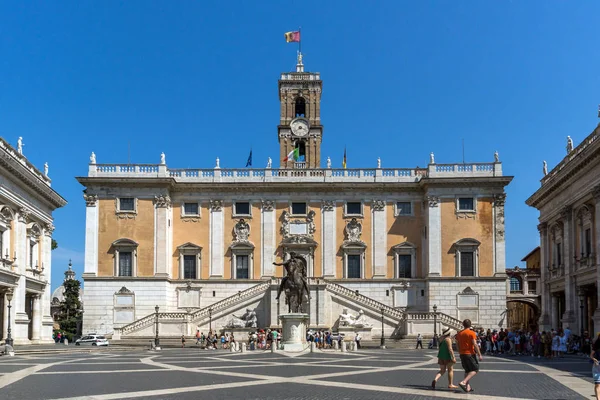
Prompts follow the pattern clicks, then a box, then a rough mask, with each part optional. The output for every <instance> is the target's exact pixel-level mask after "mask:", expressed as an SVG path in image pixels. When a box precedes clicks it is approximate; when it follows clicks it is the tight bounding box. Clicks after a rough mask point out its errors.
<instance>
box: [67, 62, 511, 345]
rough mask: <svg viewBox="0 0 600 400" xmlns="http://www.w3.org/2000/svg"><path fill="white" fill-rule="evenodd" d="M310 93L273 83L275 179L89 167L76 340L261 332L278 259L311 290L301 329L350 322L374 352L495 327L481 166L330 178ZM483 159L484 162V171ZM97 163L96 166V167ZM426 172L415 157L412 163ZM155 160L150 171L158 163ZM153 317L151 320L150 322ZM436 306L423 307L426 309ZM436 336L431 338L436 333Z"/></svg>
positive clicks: (495, 199) (486, 172)
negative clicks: (375, 341)
mask: <svg viewBox="0 0 600 400" xmlns="http://www.w3.org/2000/svg"><path fill="white" fill-rule="evenodd" d="M321 94H322V81H321V76H320V74H319V73H315V72H304V66H303V64H302V60H301V58H299V60H298V65H297V69H296V71H295V72H286V73H282V74H281V75H280V79H279V100H280V121H279V124H278V126H277V127H274V135H273V136H274V137H275V134H277V137H276V139H275V140H277V141H278V143H279V156H280V159H281V160H282V161H281V163H280V165H279V168H276V167H275V166H273V165H272V164H273V163H272V161H271V159H269V160H268V162H266V168H261V169H229V168H225V166H221V165H220V162H219V159H217V160H216V162H215V164H214V167H211V168H196V169H177V168H171V167H170V166H168V165H167V162H166V157H165V155H164V154H163V155H161V158H160V163H157V164H143V165H125V164H118V165H113V164H110V165H109V164H101V163H98V162H97V160H96V155H95V154H93V153H92V156H91V157H90V163H89V170H88V175H87V176H85V177H79V178H77V179H78V180H79V182H80V183H81V184H82V185H83V186H84V187H85V191H84V192H85V194H84V198H85V202H86V206H87V207H86V238H85V243H86V247H85V273H84V275H83V279H84V282H85V294H84V302H85V306H86V311H85V314H84V331H95V332H98V333H103V334H110V333H114V335H115V337H123V336H128V335H132V336H144V335H145V336H152V335H153V334H154V333H153V332H154V331H153V330H154V329H155V328H154V322H155V318H159V320H160V324H161V328H160V332H161V335H172V336H180V335H181V334H182V333H184V334H188V333H191V332H195V329H196V328H199V329H201V330H203V331H205V332H206V331H208V329H209V328H212V329H215V328H216V329H221V328H223V327H224V326H226V325H227V320H228V318H230V317H231V315H237V316H239V315H241V314H243V313H244V310H246V309H247V308H250V309H252V310H254V311H255V312H256V315H257V317H258V324H259V326H262V327H268V326H278V324H279V321H278V316H279V315H280V313H283V312H285V311H287V307H286V306H285V304H280V302H278V301H276V299H275V297H276V294H277V287H278V283H279V281H280V278H281V277H282V274H283V268H282V267H281V266H274V265H273V263H274V262H282V261H283V260H285V259H286V258H287V257H288V256H289V253H290V252H295V253H297V254H300V255H302V256H303V257H304V258H305V259H306V261H307V266H308V275H309V277H310V282H311V294H310V298H309V302H310V310H309V314H310V325H311V327H316V328H327V329H336V327H337V326H338V324H339V316H340V314H342V313H344V312H346V311H347V313H353V314H355V315H356V314H358V312H359V311H363V313H364V315H365V318H367V319H368V320H369V321H370V325H372V332H373V336H380V335H381V334H382V331H381V320H382V318H383V320H384V332H383V334H385V335H386V336H391V335H396V336H407V335H412V334H416V332H421V333H427V332H433V321H434V320H435V321H437V323H438V325H439V327H440V328H441V326H442V325H444V324H445V325H449V326H460V321H459V320H460V319H464V318H470V319H472V320H473V321H475V322H476V323H477V324H480V325H482V326H486V327H494V326H498V323H499V321H500V320H501V318H502V315H501V314H502V312H503V311H504V309H505V302H506V289H505V288H506V274H505V241H504V236H505V235H504V203H505V192H504V187H505V186H506V185H507V184H509V183H510V181H511V179H512V177H509V176H503V174H502V164H501V163H500V161H499V159H498V155H497V154H495V155H494V161H492V162H487V163H470V164H438V163H436V162H435V159H434V155H433V154H431V155H430V156H429V158H430V160H429V161H430V162H429V164H428V166H427V167H426V168H384V167H383V166H382V162H381V160H377V162H376V163H375V160H374V163H373V164H374V167H373V168H360V169H336V168H332V166H331V161H330V160H329V158H323V157H322V155H321V141H322V138H323V125H322V124H321V114H320V108H321ZM491 156H492V155H491V154H490V159H491V158H492V157H491ZM99 157H101V155H99ZM425 157H427V156H425ZM157 158H158V157H157ZM155 306H158V307H159V310H160V312H159V313H158V314H155ZM434 306H435V307H434ZM438 332H439V331H438Z"/></svg>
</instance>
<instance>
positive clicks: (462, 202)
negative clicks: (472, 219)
mask: <svg viewBox="0 0 600 400" xmlns="http://www.w3.org/2000/svg"><path fill="white" fill-rule="evenodd" d="M458 211H475V199H474V198H472V197H459V198H458Z"/></svg>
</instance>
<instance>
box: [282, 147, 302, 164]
mask: <svg viewBox="0 0 600 400" xmlns="http://www.w3.org/2000/svg"><path fill="white" fill-rule="evenodd" d="M298 157H300V152H299V151H298V148H297V147H296V148H295V149H294V150H292V151H290V154H288V155H287V156H286V157H285V158H284V159H283V162H287V161H289V160H290V159H294V161H295V160H297V159H298Z"/></svg>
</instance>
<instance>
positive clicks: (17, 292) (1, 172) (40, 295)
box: [0, 138, 67, 344]
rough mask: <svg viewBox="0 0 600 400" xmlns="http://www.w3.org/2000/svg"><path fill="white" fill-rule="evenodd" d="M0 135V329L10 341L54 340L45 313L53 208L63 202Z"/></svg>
mask: <svg viewBox="0 0 600 400" xmlns="http://www.w3.org/2000/svg"><path fill="white" fill-rule="evenodd" d="M22 146H23V144H22V139H21V138H19V142H18V145H17V149H15V148H13V147H12V146H11V145H10V144H8V143H7V142H6V141H5V140H4V139H2V138H0V180H1V183H2V184H1V185H0V334H1V335H2V338H4V339H6V338H7V335H8V319H9V318H8V310H9V308H8V297H9V296H7V294H9V293H10V294H12V301H11V304H10V305H11V308H10V312H11V315H10V320H11V337H12V339H13V340H14V343H15V344H29V343H53V342H54V341H53V340H52V325H53V321H52V316H51V314H50V276H51V256H50V251H51V246H52V231H53V230H54V225H53V224H52V221H53V219H52V212H53V211H54V210H55V209H57V208H59V207H62V206H64V205H65V204H66V203H67V202H66V201H65V200H64V199H63V198H62V197H61V196H60V195H59V194H58V193H56V192H55V191H54V190H53V189H52V188H51V186H50V184H51V181H50V178H49V177H48V167H47V164H46V165H45V167H44V172H43V173H42V172H41V171H39V170H38V169H37V168H36V167H35V166H34V165H33V164H31V163H30V162H29V161H28V160H27V158H25V156H24V155H23V147H22Z"/></svg>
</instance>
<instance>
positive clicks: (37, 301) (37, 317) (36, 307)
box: [31, 294, 42, 342]
mask: <svg viewBox="0 0 600 400" xmlns="http://www.w3.org/2000/svg"><path fill="white" fill-rule="evenodd" d="M41 297H42V296H41V295H39V294H36V295H33V310H32V313H31V319H32V321H31V340H33V341H34V342H38V341H39V340H40V339H41V338H42V336H41V333H42V304H41Z"/></svg>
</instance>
